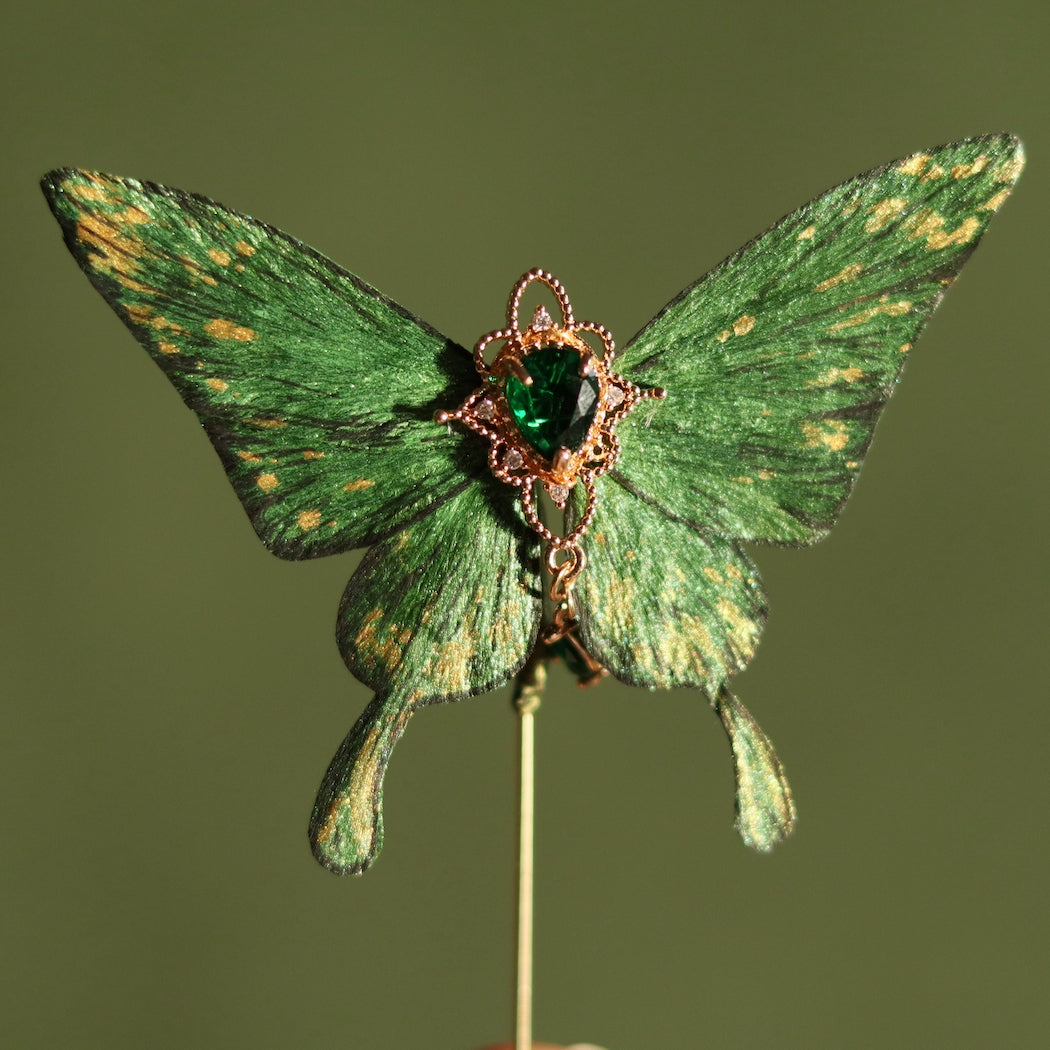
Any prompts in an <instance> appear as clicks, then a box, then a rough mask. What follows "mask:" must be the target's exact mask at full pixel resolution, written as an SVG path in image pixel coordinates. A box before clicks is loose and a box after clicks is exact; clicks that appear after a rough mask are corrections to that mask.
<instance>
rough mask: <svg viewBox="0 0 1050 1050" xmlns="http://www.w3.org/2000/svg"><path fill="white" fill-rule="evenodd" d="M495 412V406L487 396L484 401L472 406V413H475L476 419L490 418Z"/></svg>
mask: <svg viewBox="0 0 1050 1050" xmlns="http://www.w3.org/2000/svg"><path fill="white" fill-rule="evenodd" d="M495 414H496V406H495V405H494V404H493V403H492V402H491V401H490V400H489V399H488V398H485V400H484V401H482V402H480V403H479V404H478V405H476V406H475V408H474V415H476V416H477V417H478V419H486V420H488V419H491V418H492V417H493V416H494V415H495Z"/></svg>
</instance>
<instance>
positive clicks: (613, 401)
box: [605, 386, 626, 408]
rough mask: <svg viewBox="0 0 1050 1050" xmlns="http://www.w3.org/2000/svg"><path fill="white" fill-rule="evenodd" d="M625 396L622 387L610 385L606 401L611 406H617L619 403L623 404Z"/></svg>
mask: <svg viewBox="0 0 1050 1050" xmlns="http://www.w3.org/2000/svg"><path fill="white" fill-rule="evenodd" d="M625 396H626V395H625V394H624V392H623V388H622V387H618V386H610V387H609V391H608V393H607V394H606V395H605V403H606V404H607V405H608V406H609V407H610V408H615V407H616V406H617V405H620V404H623V399H624V397H625Z"/></svg>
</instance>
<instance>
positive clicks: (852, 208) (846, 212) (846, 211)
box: [842, 201, 860, 219]
mask: <svg viewBox="0 0 1050 1050" xmlns="http://www.w3.org/2000/svg"><path fill="white" fill-rule="evenodd" d="M859 207H860V201H850V202H849V204H847V205H846V206H845V207H844V208H843V209H842V217H843V218H844V219H848V218H849V217H850V216H851V215H854V214H855V213H856V211H857V209H858V208H859Z"/></svg>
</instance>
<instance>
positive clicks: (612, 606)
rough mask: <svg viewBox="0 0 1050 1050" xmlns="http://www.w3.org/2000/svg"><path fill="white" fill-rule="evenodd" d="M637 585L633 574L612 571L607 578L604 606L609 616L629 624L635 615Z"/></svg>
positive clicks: (616, 620) (621, 622)
mask: <svg viewBox="0 0 1050 1050" xmlns="http://www.w3.org/2000/svg"><path fill="white" fill-rule="evenodd" d="M635 593H636V585H635V582H634V577H633V576H621V575H619V574H618V573H615V572H612V573H609V574H608V575H607V576H606V579H605V594H604V596H603V597H604V601H603V607H605V608H607V609H608V612H609V616H610V617H611V618H613V620H614V621H615V622H618V623H620V624H629V623H630V622H631V617H632V616H633V615H634V607H635V606H634V599H635Z"/></svg>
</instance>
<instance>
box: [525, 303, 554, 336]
mask: <svg viewBox="0 0 1050 1050" xmlns="http://www.w3.org/2000/svg"><path fill="white" fill-rule="evenodd" d="M529 327H530V328H534V329H536V331H537V332H543V331H546V329H548V328H553V327H554V322H553V321H552V320H551V315H550V314H549V313H547V309H546V307H544V306H537V307H536V312H535V313H534V314H533V315H532V324H530V325H529Z"/></svg>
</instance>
